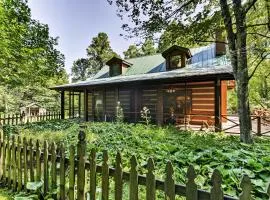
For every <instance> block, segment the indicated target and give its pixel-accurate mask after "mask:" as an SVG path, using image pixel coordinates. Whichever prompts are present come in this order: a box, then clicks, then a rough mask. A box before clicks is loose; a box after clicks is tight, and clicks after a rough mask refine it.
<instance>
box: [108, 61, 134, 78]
mask: <svg viewBox="0 0 270 200" xmlns="http://www.w3.org/2000/svg"><path fill="white" fill-rule="evenodd" d="M106 65H108V66H109V67H110V70H109V75H110V77H113V76H119V75H125V73H126V72H127V69H128V68H129V67H130V66H131V65H132V64H131V63H129V62H127V61H125V60H122V59H121V58H118V57H113V58H111V59H110V60H109V61H107V62H106Z"/></svg>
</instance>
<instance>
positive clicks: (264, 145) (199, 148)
mask: <svg viewBox="0 0 270 200" xmlns="http://www.w3.org/2000/svg"><path fill="white" fill-rule="evenodd" d="M83 125H85V126H86V129H85V131H86V136H87V137H86V139H87V152H88V153H89V152H90V150H91V148H94V147H95V148H96V149H97V152H98V153H97V159H98V163H100V162H101V159H102V150H104V149H107V150H108V152H109V155H110V159H109V162H110V165H113V164H114V157H115V155H116V152H117V151H120V152H121V153H122V158H123V167H124V169H125V170H126V169H127V168H128V167H129V159H130V157H131V156H132V155H136V156H137V159H138V163H140V165H139V172H140V173H145V172H146V168H145V163H146V161H147V158H149V157H153V159H154V161H155V164H156V170H155V173H156V175H157V178H160V179H163V178H164V177H163V176H164V170H165V165H166V162H167V161H168V160H171V161H172V163H173V166H174V169H175V179H176V181H177V182H178V183H185V181H186V179H185V174H186V170H187V168H188V166H189V165H190V164H193V165H194V166H195V170H196V172H197V174H199V175H198V177H197V178H196V182H197V184H198V185H199V187H200V188H202V189H207V190H209V189H210V185H209V184H210V175H211V174H212V172H213V169H214V168H217V169H219V170H220V171H221V174H222V176H223V188H224V191H225V193H226V194H230V195H233V196H237V195H239V193H240V190H239V182H240V178H241V176H242V175H243V174H244V173H246V174H248V175H249V176H250V177H251V179H252V183H253V186H254V193H253V195H254V196H256V197H257V198H261V199H263V198H265V194H264V190H265V189H266V186H267V183H268V181H269V178H270V175H269V170H270V168H269V161H270V157H269V153H270V147H269V139H266V138H256V139H255V142H254V144H252V145H246V144H243V143H240V142H239V137H237V136H228V135H225V134H222V133H219V134H218V133H205V132H196V133H193V132H185V131H179V130H178V129H176V128H175V127H163V128H162V127H158V126H155V125H149V126H146V125H144V124H123V123H105V122H103V123H102V122H100V123H83ZM35 126H37V128H36V127H35ZM42 126H43V129H42ZM53 130H55V131H53ZM79 130H80V127H79V123H78V122H77V121H75V122H74V121H72V120H65V121H63V125H61V124H60V121H55V122H44V125H42V123H39V124H35V123H34V124H31V126H30V125H28V127H25V128H24V129H22V130H21V135H22V136H26V137H28V138H30V137H31V138H33V139H39V140H41V143H42V141H43V140H45V139H46V140H48V141H51V142H52V141H54V142H56V143H58V145H60V144H63V143H64V144H65V145H66V146H67V149H68V147H69V145H71V144H73V145H76V144H77V142H78V139H77V137H78V132H79Z"/></svg>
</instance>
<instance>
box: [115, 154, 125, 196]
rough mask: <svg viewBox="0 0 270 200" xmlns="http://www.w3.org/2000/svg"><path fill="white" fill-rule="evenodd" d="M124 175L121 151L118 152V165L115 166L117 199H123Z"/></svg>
mask: <svg viewBox="0 0 270 200" xmlns="http://www.w3.org/2000/svg"><path fill="white" fill-rule="evenodd" d="M122 176H123V171H122V159H121V154H120V153H119V152H117V154H116V167H115V174H114V183H115V191H114V192H115V200H122V193H123V181H122Z"/></svg>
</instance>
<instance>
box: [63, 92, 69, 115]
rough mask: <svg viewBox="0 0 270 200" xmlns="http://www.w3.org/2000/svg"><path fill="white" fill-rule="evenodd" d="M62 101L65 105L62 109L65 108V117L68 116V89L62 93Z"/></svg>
mask: <svg viewBox="0 0 270 200" xmlns="http://www.w3.org/2000/svg"><path fill="white" fill-rule="evenodd" d="M64 97H65V98H64V101H65V105H64V110H65V119H66V118H69V114H70V113H69V104H70V101H69V91H65V93H64Z"/></svg>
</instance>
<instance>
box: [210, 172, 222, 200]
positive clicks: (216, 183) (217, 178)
mask: <svg viewBox="0 0 270 200" xmlns="http://www.w3.org/2000/svg"><path fill="white" fill-rule="evenodd" d="M211 182H212V187H211V190H210V199H211V200H223V190H222V187H221V183H222V178H221V174H220V172H219V171H218V170H217V169H215V170H214V172H213V174H212V177H211Z"/></svg>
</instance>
